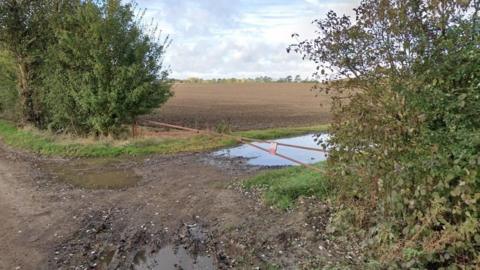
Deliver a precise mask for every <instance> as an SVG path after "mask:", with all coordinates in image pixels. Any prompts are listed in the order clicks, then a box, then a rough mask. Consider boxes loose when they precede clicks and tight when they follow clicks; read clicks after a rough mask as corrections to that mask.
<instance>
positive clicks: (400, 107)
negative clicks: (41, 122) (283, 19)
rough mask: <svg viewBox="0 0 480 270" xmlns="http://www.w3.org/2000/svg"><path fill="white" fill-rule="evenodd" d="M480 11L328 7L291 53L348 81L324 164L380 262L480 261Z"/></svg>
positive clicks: (399, 0)
mask: <svg viewBox="0 0 480 270" xmlns="http://www.w3.org/2000/svg"><path fill="white" fill-rule="evenodd" d="M479 9H480V7H479V2H478V1H443V2H442V1H427V0H424V1H413V0H389V1H375V0H364V1H362V3H361V5H360V7H359V8H357V9H356V19H357V20H356V22H355V23H353V22H352V21H351V19H350V18H348V17H346V16H337V15H336V14H335V13H333V12H330V13H329V14H328V16H327V19H325V20H319V21H316V24H317V25H318V27H319V32H318V34H319V37H318V38H317V39H315V40H306V41H303V42H300V43H299V44H296V45H293V46H292V47H291V48H290V49H292V50H294V51H296V52H299V53H302V54H303V55H304V57H305V58H307V59H310V60H313V61H315V62H316V63H319V67H318V70H319V72H318V75H331V76H330V77H327V78H329V79H348V80H342V81H341V82H336V83H335V86H336V87H340V86H341V87H343V89H344V90H345V89H347V90H348V91H339V92H337V95H336V96H335V98H334V108H333V111H334V114H335V122H334V123H333V124H332V128H331V133H332V140H331V143H332V144H334V145H335V147H333V148H332V151H331V153H330V154H331V155H330V159H329V166H328V168H327V170H328V174H329V176H330V178H331V179H335V182H336V183H338V185H339V187H340V188H339V203H340V205H343V207H345V208H350V209H355V211H353V212H354V213H356V214H355V215H354V216H352V215H350V216H349V217H348V219H349V221H350V223H352V224H353V225H354V226H356V227H357V228H361V229H364V230H366V231H367V232H368V233H367V239H368V240H366V244H367V247H368V249H367V250H368V251H369V253H370V255H371V256H372V258H373V259H375V260H379V261H380V263H382V264H383V265H384V266H387V265H388V266H390V267H398V268H430V269H438V268H442V267H463V268H475V266H476V267H480V223H479V222H478V219H479V216H480V171H479V168H480V166H479V165H480V119H479V117H478V116H479V115H480V47H479V44H480V37H479V36H480V25H479V20H478V12H479ZM340 213H342V211H341V212H340Z"/></svg>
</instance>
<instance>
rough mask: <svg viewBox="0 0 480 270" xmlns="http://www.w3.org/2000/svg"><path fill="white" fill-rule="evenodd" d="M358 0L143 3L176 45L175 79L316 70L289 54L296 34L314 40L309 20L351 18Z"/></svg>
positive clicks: (170, 56) (171, 60) (172, 52)
mask: <svg viewBox="0 0 480 270" xmlns="http://www.w3.org/2000/svg"><path fill="white" fill-rule="evenodd" d="M358 2H359V0H352V1H346V0H345V1H342V0H340V1H333V0H325V1H324V0H262V1H259V0H238V1H231V0H139V1H138V4H139V7H140V8H145V9H147V12H146V14H145V19H146V20H152V19H153V20H154V21H155V22H156V23H157V24H158V26H159V27H160V28H161V29H162V30H164V32H165V33H166V34H168V35H170V36H171V38H172V40H173V42H172V45H171V46H170V48H169V50H168V51H167V57H166V59H165V63H166V64H168V65H169V66H170V68H171V70H172V74H171V75H172V77H175V78H186V77H192V76H195V77H204V78H215V77H256V76H264V75H268V76H272V77H277V78H278V77H285V76H287V75H295V74H300V75H302V76H303V77H306V76H308V75H310V74H311V73H312V72H313V71H314V66H313V64H311V63H308V62H305V61H302V59H301V58H300V57H299V56H298V55H292V54H287V53H286V48H287V46H288V45H289V44H290V43H292V42H294V40H292V39H291V34H292V33H300V34H302V37H305V38H308V37H312V36H313V33H314V30H315V29H314V27H313V26H312V24H311V22H312V21H313V20H314V19H317V18H320V17H323V16H324V15H325V14H326V13H327V12H328V11H329V10H330V9H333V10H336V11H338V12H339V13H348V14H351V12H352V11H351V10H352V8H353V7H355V6H356V5H358Z"/></svg>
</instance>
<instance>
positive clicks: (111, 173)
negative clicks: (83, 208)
mask: <svg viewBox="0 0 480 270" xmlns="http://www.w3.org/2000/svg"><path fill="white" fill-rule="evenodd" d="M116 162H118V161H109V160H102V159H98V160H95V159H92V160H79V161H70V162H67V163H50V164H44V165H43V166H42V167H43V169H45V170H46V171H47V172H48V173H49V174H51V175H52V176H53V178H54V179H56V180H58V181H61V182H65V183H68V184H72V185H74V186H77V187H82V188H87V189H123V188H128V187H132V186H135V185H136V184H137V183H138V182H139V181H140V180H141V177H140V176H138V175H137V174H136V173H135V171H134V169H133V168H130V167H128V166H126V168H118V167H115V166H113V165H114V164H115V163H116Z"/></svg>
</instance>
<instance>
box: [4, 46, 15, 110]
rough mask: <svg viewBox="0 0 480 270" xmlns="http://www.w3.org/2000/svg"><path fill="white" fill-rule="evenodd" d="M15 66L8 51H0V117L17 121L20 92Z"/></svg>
mask: <svg viewBox="0 0 480 270" xmlns="http://www.w3.org/2000/svg"><path fill="white" fill-rule="evenodd" d="M15 78H16V73H15V64H14V61H13V59H12V56H11V55H10V54H9V53H8V52H7V51H0V116H2V117H4V118H9V119H15V117H16V115H17V105H18V103H17V102H18V92H17V88H16V79H15Z"/></svg>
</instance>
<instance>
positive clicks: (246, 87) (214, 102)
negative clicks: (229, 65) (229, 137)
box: [148, 83, 331, 130]
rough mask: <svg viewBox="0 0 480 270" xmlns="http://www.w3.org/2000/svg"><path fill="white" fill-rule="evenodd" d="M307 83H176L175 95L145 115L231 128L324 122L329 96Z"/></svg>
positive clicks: (191, 125)
mask: <svg viewBox="0 0 480 270" xmlns="http://www.w3.org/2000/svg"><path fill="white" fill-rule="evenodd" d="M313 86H314V84H311V83H218V84H217V83H211V84H210V83H206V84H177V85H175V86H174V87H173V91H174V92H175V96H174V97H173V98H171V99H170V100H169V101H168V102H167V103H166V104H165V105H164V106H163V107H162V108H161V109H159V110H158V111H157V112H154V113H152V114H151V115H149V116H148V118H151V119H155V120H160V121H164V122H168V123H172V124H180V125H187V126H190V127H199V128H204V127H215V126H217V125H218V124H220V123H227V124H229V125H231V127H232V128H233V129H235V130H248V129H265V128H276V127H291V126H308V125H313V124H325V123H328V122H329V121H330V119H331V115H330V106H329V105H330V98H329V97H328V96H326V95H325V94H322V95H318V96H316V95H317V94H319V93H318V91H317V90H315V91H312V88H313Z"/></svg>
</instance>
